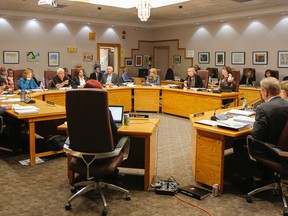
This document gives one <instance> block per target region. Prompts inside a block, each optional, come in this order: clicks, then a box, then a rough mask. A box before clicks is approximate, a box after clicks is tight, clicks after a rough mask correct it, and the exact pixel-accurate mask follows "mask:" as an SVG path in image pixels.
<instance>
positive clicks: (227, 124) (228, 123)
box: [217, 119, 249, 129]
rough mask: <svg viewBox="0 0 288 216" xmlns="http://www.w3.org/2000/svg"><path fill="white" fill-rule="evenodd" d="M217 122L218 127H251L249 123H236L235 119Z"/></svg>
mask: <svg viewBox="0 0 288 216" xmlns="http://www.w3.org/2000/svg"><path fill="white" fill-rule="evenodd" d="M217 122H218V126H221V127H227V128H231V129H242V128H245V127H246V126H248V125H249V124H247V123H243V122H237V121H234V120H233V119H227V120H218V121H217Z"/></svg>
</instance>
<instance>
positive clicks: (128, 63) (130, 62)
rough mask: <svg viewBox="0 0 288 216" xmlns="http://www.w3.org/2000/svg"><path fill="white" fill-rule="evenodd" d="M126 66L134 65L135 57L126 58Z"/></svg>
mask: <svg viewBox="0 0 288 216" xmlns="http://www.w3.org/2000/svg"><path fill="white" fill-rule="evenodd" d="M125 66H133V59H130V58H126V59H125Z"/></svg>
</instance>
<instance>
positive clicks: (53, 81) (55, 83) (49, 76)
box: [49, 76, 56, 88]
mask: <svg viewBox="0 0 288 216" xmlns="http://www.w3.org/2000/svg"><path fill="white" fill-rule="evenodd" d="M49 78H50V80H51V81H52V83H53V84H54V86H55V88H56V83H55V82H54V81H53V79H52V78H51V76H49ZM50 87H51V86H50Z"/></svg>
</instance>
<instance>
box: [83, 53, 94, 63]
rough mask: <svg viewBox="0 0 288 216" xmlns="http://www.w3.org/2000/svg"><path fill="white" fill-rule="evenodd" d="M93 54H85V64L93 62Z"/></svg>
mask: <svg viewBox="0 0 288 216" xmlns="http://www.w3.org/2000/svg"><path fill="white" fill-rule="evenodd" d="M92 61H93V52H83V62H92Z"/></svg>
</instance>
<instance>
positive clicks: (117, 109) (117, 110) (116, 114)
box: [109, 106, 124, 126]
mask: <svg viewBox="0 0 288 216" xmlns="http://www.w3.org/2000/svg"><path fill="white" fill-rule="evenodd" d="M109 109H110V111H111V114H112V117H113V120H114V122H115V124H116V125H117V126H118V125H119V124H122V122H123V113H124V106H109Z"/></svg>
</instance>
